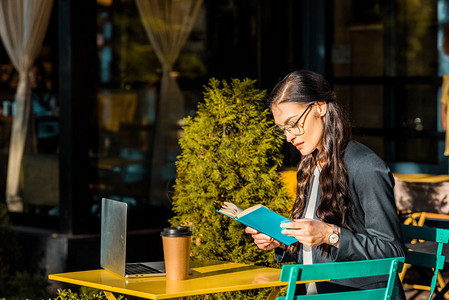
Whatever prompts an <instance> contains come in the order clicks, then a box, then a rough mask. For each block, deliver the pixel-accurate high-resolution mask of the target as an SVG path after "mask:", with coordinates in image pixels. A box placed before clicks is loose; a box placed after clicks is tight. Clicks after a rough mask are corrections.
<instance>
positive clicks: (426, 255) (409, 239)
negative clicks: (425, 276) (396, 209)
mask: <svg viewBox="0 0 449 300" xmlns="http://www.w3.org/2000/svg"><path fill="white" fill-rule="evenodd" d="M402 235H403V238H404V242H405V243H406V245H407V246H408V247H409V249H408V251H407V255H406V257H405V266H404V268H403V270H402V272H401V273H400V274H399V278H400V279H401V281H402V284H403V285H404V286H410V287H412V288H414V289H417V290H425V291H430V296H429V300H430V299H432V296H433V293H434V292H435V293H436V298H435V299H440V298H441V297H442V295H443V294H444V293H445V292H447V290H448V287H447V283H446V282H445V281H444V279H443V277H442V276H441V274H440V270H442V269H443V267H444V261H445V257H444V255H442V252H443V246H444V244H446V243H448V241H449V230H448V229H443V228H435V227H427V226H413V225H404V224H402ZM418 240H419V241H418ZM429 242H430V243H429ZM410 265H412V266H419V267H425V268H431V269H432V270H433V276H432V280H431V281H430V285H428V286H427V285H418V284H407V283H405V282H404V277H405V272H406V271H407V269H408V268H409V266H410ZM437 283H438V284H439V288H437ZM443 289H444V290H443Z"/></svg>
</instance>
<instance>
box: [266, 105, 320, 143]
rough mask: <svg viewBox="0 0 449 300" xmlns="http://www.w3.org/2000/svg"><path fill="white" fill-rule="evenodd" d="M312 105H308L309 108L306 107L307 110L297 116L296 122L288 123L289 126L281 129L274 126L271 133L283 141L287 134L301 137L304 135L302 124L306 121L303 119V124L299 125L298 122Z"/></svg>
mask: <svg viewBox="0 0 449 300" xmlns="http://www.w3.org/2000/svg"><path fill="white" fill-rule="evenodd" d="M312 105H313V103H312V104H310V105H309V106H307V108H306V109H305V110H304V112H303V113H302V114H301V115H300V116H299V118H298V120H296V122H295V123H289V124H287V126H284V127H281V126H279V125H276V126H275V127H273V133H274V134H276V135H277V136H278V137H281V138H283V139H284V138H285V136H286V133H287V132H288V133H290V134H293V135H296V136H299V135H303V134H304V122H305V121H306V119H305V118H304V122H303V123H299V120H301V118H302V117H303V116H304V115H305V114H306V113H307V111H308V110H309V108H311V107H312Z"/></svg>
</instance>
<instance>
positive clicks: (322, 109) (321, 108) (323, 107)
mask: <svg viewBox="0 0 449 300" xmlns="http://www.w3.org/2000/svg"><path fill="white" fill-rule="evenodd" d="M316 104H317V110H318V113H319V114H320V117H324V116H325V115H326V112H327V103H326V101H318V102H316Z"/></svg>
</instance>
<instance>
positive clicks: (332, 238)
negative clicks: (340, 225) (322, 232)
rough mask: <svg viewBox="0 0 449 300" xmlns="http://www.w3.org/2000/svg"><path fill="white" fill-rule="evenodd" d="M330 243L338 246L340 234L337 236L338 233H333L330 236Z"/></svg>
mask: <svg viewBox="0 0 449 300" xmlns="http://www.w3.org/2000/svg"><path fill="white" fill-rule="evenodd" d="M328 239H329V243H331V244H336V243H337V242H338V234H336V233H331V234H330V235H329V238H328Z"/></svg>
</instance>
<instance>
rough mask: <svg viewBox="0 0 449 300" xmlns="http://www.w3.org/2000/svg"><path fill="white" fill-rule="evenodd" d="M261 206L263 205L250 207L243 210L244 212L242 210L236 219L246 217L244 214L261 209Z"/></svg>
mask: <svg viewBox="0 0 449 300" xmlns="http://www.w3.org/2000/svg"><path fill="white" fill-rule="evenodd" d="M261 206H263V205H262V204H257V205H254V206H251V207H250V208H247V209H245V210H243V211H240V212H239V213H238V214H237V217H238V218H240V217H241V216H244V215H246V214H249V213H250V212H252V211H255V210H256V209H258V208H259V207H261Z"/></svg>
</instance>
